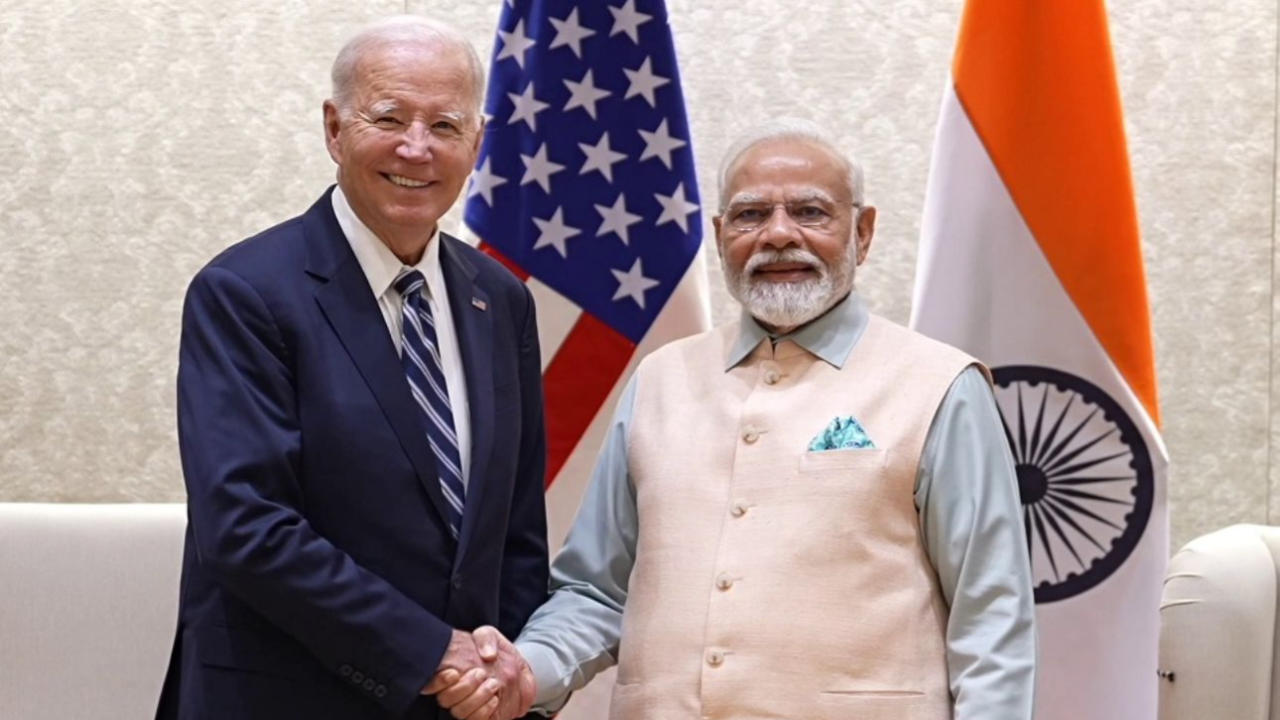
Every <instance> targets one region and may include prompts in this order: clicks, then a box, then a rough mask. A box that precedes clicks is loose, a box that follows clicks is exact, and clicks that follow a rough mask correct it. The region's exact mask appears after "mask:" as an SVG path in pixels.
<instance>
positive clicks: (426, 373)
mask: <svg viewBox="0 0 1280 720" xmlns="http://www.w3.org/2000/svg"><path fill="white" fill-rule="evenodd" d="M404 352H405V353H406V354H407V355H408V356H409V359H410V360H412V361H413V364H414V365H416V366H418V370H420V371H421V372H422V376H423V377H425V378H426V379H427V384H428V385H430V386H431V389H432V390H433V391H435V394H436V397H438V398H440V401H441V402H442V403H443V404H444V407H445V409H446V410H449V412H450V415H452V414H453V404H452V403H450V402H449V395H448V393H446V392H445V390H444V388H442V387H440V384H439V383H437V382H436V379H435V378H434V377H433V376H432V375H431V371H430V370H428V369H427V366H426V364H425V363H424V362H422V358H421V357H419V356H418V352H417V351H416V350H414V349H413V346H412V345H410V344H409V343H405V345H404ZM450 424H452V423H450Z"/></svg>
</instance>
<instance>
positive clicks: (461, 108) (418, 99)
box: [324, 39, 482, 259]
mask: <svg viewBox="0 0 1280 720" xmlns="http://www.w3.org/2000/svg"><path fill="white" fill-rule="evenodd" d="M472 84H473V77H472V74H471V71H470V65H469V63H468V58H467V56H466V54H465V52H464V51H463V50H462V49H460V48H457V47H454V46H451V45H449V44H447V43H443V42H438V41H433V40H431V39H423V40H421V41H404V40H399V41H387V42H382V43H378V44H375V45H373V46H371V47H370V48H368V49H367V50H365V51H364V52H363V53H362V55H361V56H360V58H359V60H358V62H357V64H356V68H355V73H354V80H353V82H352V86H351V92H350V93H349V99H346V101H345V105H346V106H345V107H339V106H338V105H337V104H336V102H335V101H333V100H330V101H327V102H326V103H325V104H324V125H325V136H326V141H327V144H328V147H329V155H330V157H332V158H333V161H334V162H335V163H337V164H338V186H339V187H341V188H342V192H343V194H345V195H346V197H347V200H348V202H350V204H351V208H352V210H354V211H355V213H356V215H357V216H359V218H360V220H361V221H362V222H364V224H365V225H367V226H368V227H369V229H370V230H372V231H373V232H374V234H376V235H377V236H378V238H379V239H381V240H382V242H384V243H386V244H387V246H388V247H390V248H391V250H392V251H393V252H395V253H396V254H397V255H398V256H401V258H402V259H405V257H404V254H405V253H407V254H408V255H410V256H415V255H418V254H420V253H421V251H422V248H424V247H426V243H427V241H428V239H429V238H430V237H431V234H432V233H433V232H434V231H435V228H436V222H437V221H438V220H439V219H440V217H441V216H442V215H444V214H445V212H446V211H448V209H449V208H450V206H452V205H453V203H454V201H455V200H457V198H458V193H459V192H460V191H461V190H462V185H463V183H465V182H466V179H467V175H468V174H469V173H470V172H471V167H472V165H474V164H475V159H476V153H477V152H478V151H479V146H480V137H481V132H480V131H481V128H482V123H481V121H480V119H479V118H478V117H477V116H476V115H475V111H474V108H475V106H476V103H475V93H477V92H479V89H478V88H474V87H472ZM410 259H412V258H410Z"/></svg>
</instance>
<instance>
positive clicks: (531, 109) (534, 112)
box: [507, 80, 551, 132]
mask: <svg viewBox="0 0 1280 720" xmlns="http://www.w3.org/2000/svg"><path fill="white" fill-rule="evenodd" d="M507 97H509V98H511V102H512V103H513V104H514V105H515V106H516V108H515V110H512V111H511V117H509V118H507V122H508V123H510V124H512V125H515V124H516V123H517V122H520V121H521V120H523V121H525V123H527V124H528V125H529V129H530V130H532V131H534V132H537V131H538V113H540V112H542V111H543V110H546V109H547V108H549V107H551V105H550V104H548V103H544V102H542V101H541V100H539V99H538V98H536V97H534V96H533V81H532V80H530V81H529V84H528V85H527V86H526V87H525V89H524V92H522V93H519V94H516V93H507Z"/></svg>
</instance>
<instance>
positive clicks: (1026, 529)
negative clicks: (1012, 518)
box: [1022, 505, 1031, 558]
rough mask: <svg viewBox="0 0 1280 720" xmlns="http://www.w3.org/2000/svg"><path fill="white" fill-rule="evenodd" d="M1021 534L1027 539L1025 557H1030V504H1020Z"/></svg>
mask: <svg viewBox="0 0 1280 720" xmlns="http://www.w3.org/2000/svg"><path fill="white" fill-rule="evenodd" d="M1022 534H1023V536H1024V537H1025V539H1026V541H1027V557H1028V558H1030V557H1031V506H1030V505H1023V506H1022Z"/></svg>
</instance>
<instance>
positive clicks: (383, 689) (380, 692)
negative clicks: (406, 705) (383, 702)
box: [373, 685, 387, 698]
mask: <svg viewBox="0 0 1280 720" xmlns="http://www.w3.org/2000/svg"><path fill="white" fill-rule="evenodd" d="M373 694H374V695H375V696H376V697H380V698H381V697H386V696H387V686H386V685H379V686H378V687H376V688H374V689H373Z"/></svg>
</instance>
